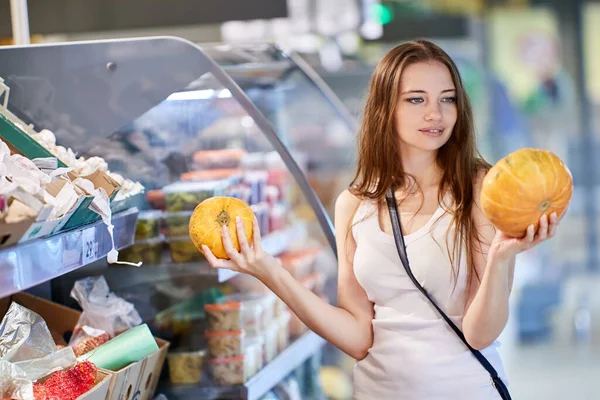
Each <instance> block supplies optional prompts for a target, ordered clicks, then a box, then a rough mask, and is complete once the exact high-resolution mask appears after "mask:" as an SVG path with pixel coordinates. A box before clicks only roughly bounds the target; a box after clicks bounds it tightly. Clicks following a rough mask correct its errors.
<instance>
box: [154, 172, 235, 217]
mask: <svg viewBox="0 0 600 400" xmlns="http://www.w3.org/2000/svg"><path fill="white" fill-rule="evenodd" d="M229 183H230V182H229V181H227V180H218V181H210V182H176V183H173V184H171V185H167V186H165V187H164V188H163V193H164V194H165V203H166V206H167V211H170V212H174V211H186V210H188V211H193V210H194V209H195V208H196V206H197V205H198V204H200V203H201V202H203V201H204V200H206V199H208V198H211V197H214V196H222V195H224V194H225V191H226V189H227V187H228V186H229Z"/></svg>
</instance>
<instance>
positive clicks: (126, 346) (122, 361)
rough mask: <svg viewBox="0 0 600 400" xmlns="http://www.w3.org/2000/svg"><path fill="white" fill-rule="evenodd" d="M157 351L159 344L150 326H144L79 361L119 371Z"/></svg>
mask: <svg viewBox="0 0 600 400" xmlns="http://www.w3.org/2000/svg"><path fill="white" fill-rule="evenodd" d="M157 351H158V344H156V340H155V339H154V337H153V336H152V333H151V332H150V329H149V328H148V325H146V324H142V325H138V326H136V327H135V328H131V329H130V330H128V331H126V332H123V333H122V334H120V335H119V336H117V337H115V338H114V339H112V340H111V341H109V342H107V343H104V344H103V345H102V346H99V347H97V348H96V349H94V350H93V351H90V352H89V353H87V354H85V355H83V356H81V357H79V359H78V360H80V361H83V360H88V361H91V362H93V363H94V364H96V366H97V367H99V368H104V369H108V370H109V371H118V370H119V369H121V368H123V367H126V366H127V365H129V364H131V363H134V362H138V361H140V360H143V359H144V358H146V357H148V356H149V355H150V354H152V353H154V352H157Z"/></svg>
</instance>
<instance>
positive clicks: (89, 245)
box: [81, 227, 98, 265]
mask: <svg viewBox="0 0 600 400" xmlns="http://www.w3.org/2000/svg"><path fill="white" fill-rule="evenodd" d="M81 241H82V246H83V247H82V257H81V262H82V263H83V265H87V264H89V263H91V262H94V261H96V260H97V259H98V242H96V227H92V228H88V229H86V230H85V231H83V233H82V234H81Z"/></svg>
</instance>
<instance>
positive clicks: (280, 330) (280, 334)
mask: <svg viewBox="0 0 600 400" xmlns="http://www.w3.org/2000/svg"><path fill="white" fill-rule="evenodd" d="M291 319H292V314H290V313H289V312H287V311H286V312H285V313H284V314H283V315H282V316H281V317H279V318H278V319H277V322H276V324H275V325H276V326H277V351H278V352H282V351H283V350H285V348H286V347H288V346H289V344H290V320H291Z"/></svg>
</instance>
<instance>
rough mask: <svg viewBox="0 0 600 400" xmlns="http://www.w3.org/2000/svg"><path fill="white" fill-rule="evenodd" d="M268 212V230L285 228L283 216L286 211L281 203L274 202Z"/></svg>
mask: <svg viewBox="0 0 600 400" xmlns="http://www.w3.org/2000/svg"><path fill="white" fill-rule="evenodd" d="M268 212H269V232H276V231H279V230H282V229H284V228H285V216H286V215H287V213H288V210H287V208H286V207H285V206H284V205H283V204H275V205H273V206H272V207H271V208H270V209H268Z"/></svg>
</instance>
